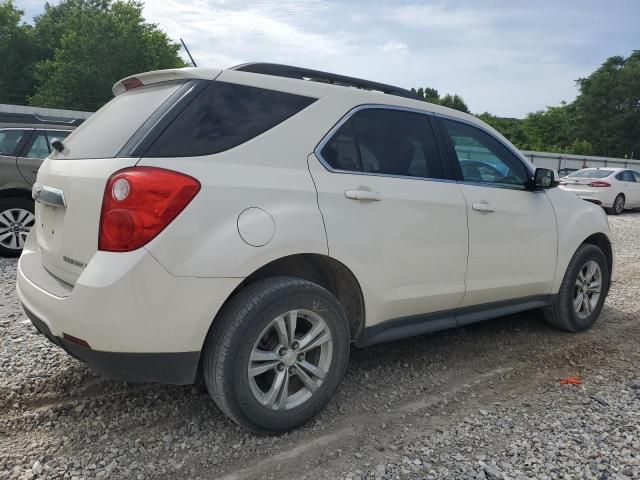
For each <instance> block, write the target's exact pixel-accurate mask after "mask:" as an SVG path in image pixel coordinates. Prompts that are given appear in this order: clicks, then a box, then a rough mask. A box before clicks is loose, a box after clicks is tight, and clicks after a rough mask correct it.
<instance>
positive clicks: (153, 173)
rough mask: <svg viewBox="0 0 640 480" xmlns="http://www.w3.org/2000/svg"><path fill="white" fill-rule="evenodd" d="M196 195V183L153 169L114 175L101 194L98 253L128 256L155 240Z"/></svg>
mask: <svg viewBox="0 0 640 480" xmlns="http://www.w3.org/2000/svg"><path fill="white" fill-rule="evenodd" d="M199 191H200V182H198V181H197V180H196V179H195V178H193V177H190V176H188V175H184V174H182V173H178V172H174V171H171V170H165V169H162V168H156V167H133V168H126V169H124V170H120V171H119V172H116V173H114V174H113V175H112V176H111V177H110V178H109V180H108V181H107V185H106V187H105V190H104V196H103V198H102V212H101V214H100V234H99V237H98V249H99V250H103V251H106V252H130V251H131V250H135V249H137V248H140V247H142V246H143V245H146V244H147V243H149V242H150V241H151V240H152V239H153V238H155V237H156V236H157V235H158V234H159V233H160V232H161V231H162V230H164V229H165V228H166V226H167V225H169V224H170V223H171V222H172V221H173V219H174V218H176V217H177V216H178V214H179V213H180V212H181V211H182V210H184V209H185V207H186V206H187V205H188V204H189V202H191V200H192V199H193V197H195V196H196V194H197V193H198V192H199Z"/></svg>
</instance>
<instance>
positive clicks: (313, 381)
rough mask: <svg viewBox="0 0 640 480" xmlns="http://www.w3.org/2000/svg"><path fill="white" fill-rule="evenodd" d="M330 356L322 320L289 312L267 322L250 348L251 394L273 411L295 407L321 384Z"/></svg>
mask: <svg viewBox="0 0 640 480" xmlns="http://www.w3.org/2000/svg"><path fill="white" fill-rule="evenodd" d="M332 356H333V339H332V337H331V331H330V329H329V327H328V325H327V323H326V322H325V320H324V319H323V318H322V317H321V316H320V315H318V314H317V313H315V312H312V311H309V310H290V311H288V312H286V313H284V314H282V315H279V316H278V317H276V318H274V319H273V320H272V321H271V322H269V324H268V325H267V326H266V327H265V328H264V329H263V330H262V332H261V333H260V335H259V336H258V339H257V340H256V342H255V344H254V345H253V348H252V350H251V356H250V358H249V365H248V368H247V374H248V377H249V386H250V388H251V392H252V393H253V396H254V397H255V398H256V400H258V402H260V403H261V404H262V405H264V406H265V407H267V408H270V409H273V410H289V409H292V408H295V407H298V406H300V405H302V404H303V403H305V402H307V401H308V400H309V399H310V398H311V397H313V395H314V394H315V392H316V391H317V390H318V388H319V387H320V386H321V385H322V383H323V381H324V379H325V377H326V376H327V374H328V373H329V368H330V367H331V359H332Z"/></svg>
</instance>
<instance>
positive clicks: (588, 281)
mask: <svg viewBox="0 0 640 480" xmlns="http://www.w3.org/2000/svg"><path fill="white" fill-rule="evenodd" d="M609 271H610V270H609V265H608V262H607V259H606V257H605V256H604V253H602V250H600V249H599V248H598V247H596V246H595V245H591V244H583V245H581V246H580V248H578V250H577V251H576V253H575V254H574V255H573V258H572V259H571V261H570V262H569V266H568V267H567V271H566V273H565V275H564V278H563V280H562V284H561V286H560V291H559V292H558V297H557V299H556V301H555V302H554V304H553V305H552V306H550V307H548V308H546V309H545V310H544V313H545V317H546V320H547V322H548V323H549V324H550V325H553V326H554V327H557V328H560V329H561V330H566V331H568V332H580V331H583V330H587V329H588V328H591V327H592V326H593V324H594V323H595V321H596V320H597V319H598V317H599V316H600V312H601V311H602V307H603V305H604V300H605V298H606V297H607V293H609V281H610V278H609Z"/></svg>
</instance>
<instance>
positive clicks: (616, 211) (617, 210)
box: [606, 193, 624, 215]
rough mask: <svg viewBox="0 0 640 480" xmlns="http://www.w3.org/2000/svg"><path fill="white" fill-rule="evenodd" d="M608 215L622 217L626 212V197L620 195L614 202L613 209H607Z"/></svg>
mask: <svg viewBox="0 0 640 480" xmlns="http://www.w3.org/2000/svg"><path fill="white" fill-rule="evenodd" d="M606 210H607V213H608V214H610V215H620V214H621V213H622V211H623V210H624V195H623V194H621V193H620V194H618V196H617V197H616V199H615V200H614V201H613V206H612V207H611V208H607V209H606Z"/></svg>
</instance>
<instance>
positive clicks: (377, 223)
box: [309, 107, 468, 326]
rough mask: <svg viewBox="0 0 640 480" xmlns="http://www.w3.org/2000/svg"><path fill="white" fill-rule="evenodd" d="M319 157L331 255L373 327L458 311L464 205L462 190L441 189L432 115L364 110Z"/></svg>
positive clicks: (444, 185)
mask: <svg viewBox="0 0 640 480" xmlns="http://www.w3.org/2000/svg"><path fill="white" fill-rule="evenodd" d="M316 152H317V155H318V156H316V155H315V154H312V155H310V156H309V169H310V171H311V175H312V177H313V180H314V182H315V184H316V187H317V190H318V201H319V206H320V210H321V212H322V215H323V218H324V221H325V226H326V231H327V238H328V247H329V255H330V256H331V257H334V258H336V259H337V260H339V261H341V262H343V263H344V264H345V265H347V266H348V267H349V268H350V269H351V270H352V271H353V272H354V274H355V275H356V277H357V278H358V280H359V281H360V284H361V287H362V290H363V294H364V297H365V305H366V308H367V325H368V326H370V325H373V324H376V323H379V322H381V321H384V320H389V319H396V318H401V317H407V316H411V315H417V314H424V313H430V312H437V311H442V310H449V309H454V308H456V307H457V306H458V304H459V303H460V301H461V300H462V297H463V295H464V276H465V270H466V264H467V253H468V250H467V248H468V231H467V213H466V203H465V200H464V197H463V196H462V193H461V191H460V188H459V187H458V185H457V184H456V183H455V182H452V181H446V180H443V177H444V175H443V165H442V162H441V159H440V154H439V152H438V148H437V146H436V142H435V136H434V134H433V130H432V128H431V124H430V122H429V115H428V114H423V113H415V112H409V111H406V110H399V109H392V108H380V107H367V108H361V109H359V110H358V111H356V112H355V113H354V114H353V115H352V116H351V117H350V118H349V120H348V121H345V122H343V123H342V124H341V125H340V126H339V127H337V128H336V129H335V133H333V135H331V136H330V137H329V138H328V140H327V141H326V142H325V143H324V144H321V146H320V147H319V148H318V150H316ZM318 157H320V158H318Z"/></svg>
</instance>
